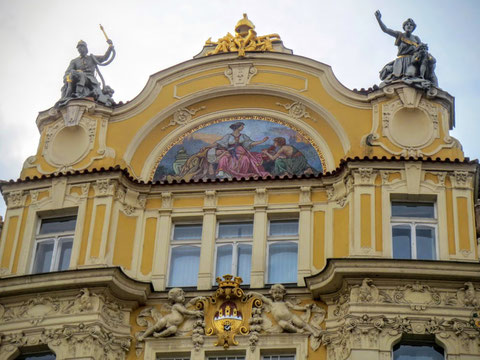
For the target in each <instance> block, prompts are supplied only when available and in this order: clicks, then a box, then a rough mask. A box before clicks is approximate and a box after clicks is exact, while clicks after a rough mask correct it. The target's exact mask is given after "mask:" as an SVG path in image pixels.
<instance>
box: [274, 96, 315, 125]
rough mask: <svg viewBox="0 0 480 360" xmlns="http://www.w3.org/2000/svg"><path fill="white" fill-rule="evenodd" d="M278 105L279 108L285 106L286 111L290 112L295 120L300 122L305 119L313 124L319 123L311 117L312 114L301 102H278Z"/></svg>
mask: <svg viewBox="0 0 480 360" xmlns="http://www.w3.org/2000/svg"><path fill="white" fill-rule="evenodd" d="M276 104H277V105H279V106H283V107H284V108H285V109H286V110H288V114H289V115H290V116H291V117H292V118H294V119H295V120H299V119H302V118H303V119H310V120H312V121H313V122H317V120H316V119H314V118H313V117H311V116H310V113H309V112H308V111H307V107H306V106H305V105H304V104H303V103H301V102H299V101H295V102H293V103H290V104H282V103H279V102H277V103H276Z"/></svg>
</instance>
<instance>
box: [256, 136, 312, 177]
mask: <svg viewBox="0 0 480 360" xmlns="http://www.w3.org/2000/svg"><path fill="white" fill-rule="evenodd" d="M273 144H274V146H273V147H272V148H269V149H263V150H262V155H264V156H265V157H267V158H268V159H270V160H271V161H273V162H274V169H273V175H279V176H281V175H303V174H313V170H312V168H311V167H310V165H309V164H308V161H307V159H306V158H305V155H303V153H302V152H301V151H300V150H298V149H297V148H296V147H294V146H292V145H287V141H286V140H285V138H284V137H276V138H275V139H273Z"/></svg>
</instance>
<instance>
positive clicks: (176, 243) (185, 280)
mask: <svg viewBox="0 0 480 360" xmlns="http://www.w3.org/2000/svg"><path fill="white" fill-rule="evenodd" d="M201 241H202V225H201V224H175V225H174V226H173V231H172V240H171V246H170V269H169V276H168V286H171V287H177V286H178V287H181V286H196V285H197V277H198V267H199V265H200V246H201Z"/></svg>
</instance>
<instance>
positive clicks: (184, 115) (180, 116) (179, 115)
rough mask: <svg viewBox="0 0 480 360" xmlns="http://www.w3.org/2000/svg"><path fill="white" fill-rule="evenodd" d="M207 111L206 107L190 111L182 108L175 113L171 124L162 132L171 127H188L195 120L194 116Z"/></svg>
mask: <svg viewBox="0 0 480 360" xmlns="http://www.w3.org/2000/svg"><path fill="white" fill-rule="evenodd" d="M204 109H205V106H200V107H199V108H196V109H194V108H191V109H188V108H181V109H178V110H177V111H175V112H174V113H173V117H172V119H171V120H170V122H169V123H168V124H167V125H165V126H164V127H163V128H162V130H165V129H167V128H169V127H170V126H176V125H178V126H183V125H186V124H188V123H189V122H190V121H192V120H193V116H194V115H195V114H196V113H197V112H199V111H200V110H204Z"/></svg>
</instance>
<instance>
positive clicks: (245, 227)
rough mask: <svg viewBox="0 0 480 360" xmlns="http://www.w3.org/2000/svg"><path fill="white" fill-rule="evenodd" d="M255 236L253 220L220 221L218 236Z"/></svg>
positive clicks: (221, 237)
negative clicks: (241, 221)
mask: <svg viewBox="0 0 480 360" xmlns="http://www.w3.org/2000/svg"><path fill="white" fill-rule="evenodd" d="M252 236H253V222H244V223H220V224H219V225H218V237H219V238H220V239H224V238H245V237H246V238H251V237H252Z"/></svg>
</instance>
